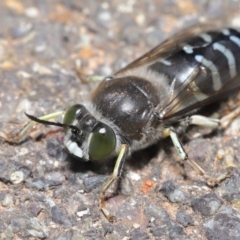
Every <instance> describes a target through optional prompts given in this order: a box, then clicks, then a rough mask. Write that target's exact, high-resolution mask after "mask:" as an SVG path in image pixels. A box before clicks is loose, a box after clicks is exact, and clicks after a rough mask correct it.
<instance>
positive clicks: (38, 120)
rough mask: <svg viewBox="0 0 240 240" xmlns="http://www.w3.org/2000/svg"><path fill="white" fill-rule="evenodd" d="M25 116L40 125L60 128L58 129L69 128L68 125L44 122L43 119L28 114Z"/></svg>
mask: <svg viewBox="0 0 240 240" xmlns="http://www.w3.org/2000/svg"><path fill="white" fill-rule="evenodd" d="M25 115H26V116H27V117H28V118H29V119H31V120H32V121H34V122H38V123H42V124H46V125H54V126H58V127H69V126H68V125H66V124H64V123H59V122H52V121H46V120H42V119H40V118H37V117H34V116H32V115H30V114H28V113H26V112H25Z"/></svg>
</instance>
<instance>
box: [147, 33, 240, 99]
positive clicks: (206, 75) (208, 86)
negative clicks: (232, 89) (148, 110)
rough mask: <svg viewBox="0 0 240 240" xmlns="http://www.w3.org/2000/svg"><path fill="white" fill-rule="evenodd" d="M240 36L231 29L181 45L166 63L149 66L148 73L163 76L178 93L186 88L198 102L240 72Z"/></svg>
mask: <svg viewBox="0 0 240 240" xmlns="http://www.w3.org/2000/svg"><path fill="white" fill-rule="evenodd" d="M239 66H240V32H238V31H236V30H234V29H223V30H221V31H209V32H206V33H203V34H200V35H199V36H194V37H191V38H189V39H186V41H184V42H182V43H180V44H179V45H178V47H177V48H176V50H173V51H172V52H171V53H170V54H169V56H168V57H166V58H165V59H159V61H157V62H154V63H153V64H151V65H149V67H148V68H149V70H151V71H155V72H158V73H163V74H165V75H166V76H167V77H168V81H169V84H170V85H171V84H173V81H174V84H175V85H174V89H176V90H177V89H179V88H181V86H183V83H184V82H185V84H186V85H187V84H188V82H187V81H186V80H187V79H194V80H193V81H191V83H190V84H189V85H188V86H187V87H188V89H189V90H190V91H191V92H193V94H194V95H195V97H196V98H197V100H198V101H202V100H204V99H206V98H208V97H209V96H212V95H214V94H215V93H216V92H218V91H219V90H220V89H221V88H222V87H223V86H224V87H226V84H227V83H228V82H229V80H231V79H233V78H235V77H236V76H237V74H238V73H239V71H240V68H239Z"/></svg>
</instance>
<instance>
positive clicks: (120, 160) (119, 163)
mask: <svg viewBox="0 0 240 240" xmlns="http://www.w3.org/2000/svg"><path fill="white" fill-rule="evenodd" d="M127 153H128V145H126V144H122V145H121V146H120V150H119V153H118V157H117V160H116V163H115V166H114V169H113V173H112V174H111V175H110V176H109V178H108V180H107V181H106V182H105V183H104V185H103V188H102V191H101V195H100V209H101V211H102V212H103V214H104V216H105V217H106V218H107V219H108V220H109V222H113V221H114V220H115V217H114V216H113V215H112V214H111V213H110V212H109V210H108V209H106V208H105V206H104V205H105V200H106V193H107V190H108V189H109V188H110V187H111V186H112V185H113V183H114V182H115V181H116V180H117V179H118V178H119V177H120V176H121V174H122V170H123V166H124V162H125V159H126V156H127Z"/></svg>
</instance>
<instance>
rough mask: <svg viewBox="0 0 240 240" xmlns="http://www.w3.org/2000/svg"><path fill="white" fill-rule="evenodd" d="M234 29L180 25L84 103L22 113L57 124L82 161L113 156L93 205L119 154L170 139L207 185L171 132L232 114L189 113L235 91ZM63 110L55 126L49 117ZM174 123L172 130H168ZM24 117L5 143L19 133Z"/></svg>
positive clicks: (239, 46) (238, 71)
mask: <svg viewBox="0 0 240 240" xmlns="http://www.w3.org/2000/svg"><path fill="white" fill-rule="evenodd" d="M239 66H240V32H239V31H237V30H235V29H231V28H217V29H213V28H212V26H210V25H208V26H206V25H198V26H193V27H191V28H189V29H186V30H184V31H182V32H180V33H178V34H176V35H174V36H173V37H171V38H169V39H168V40H166V41H164V42H163V43H161V44H160V45H158V46H156V47H155V48H153V49H152V50H151V51H149V52H148V53H146V54H145V55H143V56H142V57H140V58H138V59H137V60H135V61H134V62H132V63H130V64H129V65H128V66H126V67H125V68H123V69H121V70H120V71H118V72H116V73H115V74H113V75H112V76H109V77H106V78H105V79H104V80H103V81H102V82H101V83H100V84H99V85H98V87H97V88H96V89H95V90H94V91H93V92H92V93H91V94H90V97H89V100H88V101H87V102H85V103H84V104H75V105H73V106H71V107H70V108H68V109H67V110H66V111H59V112H54V113H51V114H48V115H44V116H41V117H38V118H37V117H34V116H31V115H29V114H26V115H27V117H28V118H30V119H31V120H32V121H34V122H38V123H42V124H46V125H55V126H60V127H63V128H64V131H65V137H64V144H65V146H66V149H67V150H68V152H69V153H70V154H72V155H74V156H75V157H78V158H80V159H83V160H84V161H95V162H100V161H102V160H105V159H109V158H112V157H114V156H117V159H116V163H115V167H114V169H113V173H112V174H111V175H110V177H109V178H108V180H107V181H106V182H105V184H104V185H103V188H102V191H101V196H100V208H101V210H102V211H103V213H104V215H105V216H106V217H107V218H108V219H109V220H112V219H113V216H112V215H111V213H110V212H109V211H108V210H107V209H106V208H105V207H104V201H105V199H106V193H107V190H108V189H109V188H110V186H111V185H112V184H113V183H114V182H115V180H116V179H117V178H119V176H120V175H121V172H122V169H123V166H124V162H125V159H126V158H128V157H129V156H130V155H131V153H132V152H134V151H137V150H140V149H143V148H146V147H148V146H150V145H152V144H154V143H156V142H157V141H159V140H160V139H163V138H166V137H168V136H169V137H170V138H171V140H172V142H173V145H174V147H175V149H176V150H177V152H178V154H179V156H180V158H181V159H182V160H187V161H188V162H189V163H190V164H191V165H192V167H193V168H194V169H196V171H197V172H198V173H200V174H201V175H203V176H204V177H205V178H206V180H207V182H208V183H209V184H215V183H219V182H220V181H221V180H223V179H225V178H226V177H228V176H229V175H228V174H224V175H222V176H219V178H217V179H214V180H213V179H211V178H210V177H209V176H208V175H207V173H206V172H205V171H204V170H203V169H202V168H201V167H200V166H199V165H198V164H197V163H195V162H194V161H193V160H192V159H188V156H187V153H186V152H185V150H184V147H183V146H182V144H181V142H180V140H179V137H178V135H179V134H180V133H181V132H182V131H183V130H185V129H186V128H187V127H188V126H189V125H198V126H203V127H209V128H213V129H216V128H218V127H220V126H221V127H226V126H227V125H228V123H229V122H230V121H231V120H232V119H233V118H235V117H236V116H237V115H239V113H240V107H238V108H237V109H236V110H235V111H233V112H231V113H230V114H229V115H227V116H225V117H223V118H222V119H221V120H218V119H212V118H208V117H205V116H202V115H196V114H195V113H196V111H197V110H199V109H200V108H201V107H203V106H207V105H209V104H210V103H212V102H215V101H217V100H219V99H220V98H222V97H225V96H226V95H229V94H230V93H233V92H234V91H236V90H238V89H239V88H240V68H239ZM62 114H64V118H63V123H59V122H52V121H49V120H51V119H53V118H56V117H57V116H59V115H62ZM173 125H174V126H176V127H173ZM31 126H32V122H30V123H28V124H27V125H26V126H25V127H24V128H23V129H22V130H21V132H20V133H19V134H18V135H17V136H15V137H10V136H8V135H6V134H4V133H0V136H1V137H3V138H5V139H6V140H7V141H18V140H19V139H21V138H23V136H24V135H25V134H26V132H27V131H28V129H29V128H30V127H31Z"/></svg>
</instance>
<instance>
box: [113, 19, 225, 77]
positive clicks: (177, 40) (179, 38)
mask: <svg viewBox="0 0 240 240" xmlns="http://www.w3.org/2000/svg"><path fill="white" fill-rule="evenodd" d="M221 26H222V23H220V22H214V23H208V24H206V23H203V24H197V25H193V26H191V27H189V28H187V29H185V30H183V31H180V32H179V33H176V34H174V35H173V36H171V37H170V38H169V39H167V40H165V41H164V42H162V43H160V44H159V45H157V46H156V47H155V48H153V49H152V50H150V51H149V52H147V53H146V54H144V55H142V56H141V57H139V58H138V59H136V60H135V61H133V62H131V63H130V64H128V65H127V66H126V67H124V68H122V69H121V70H119V71H118V72H116V73H115V75H117V74H122V73H124V72H126V71H129V70H132V69H135V68H138V67H141V66H143V65H146V64H147V65H149V64H151V63H153V62H155V61H156V60H158V59H160V58H167V57H168V56H170V55H172V54H174V53H175V52H177V51H178V50H179V48H180V47H181V46H180V45H181V43H183V42H185V41H187V40H188V39H189V38H192V37H194V36H197V35H199V34H201V33H203V32H206V31H210V30H212V29H215V30H216V29H218V28H221Z"/></svg>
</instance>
